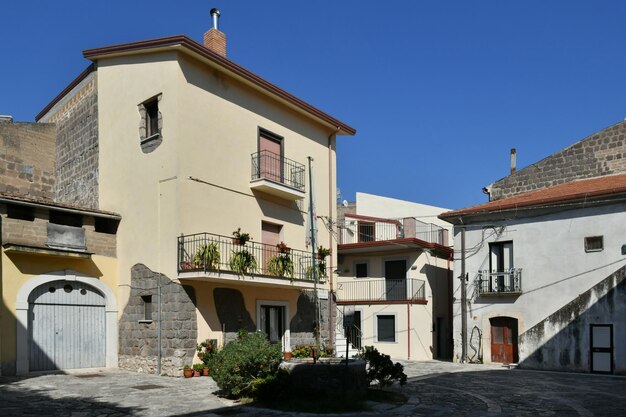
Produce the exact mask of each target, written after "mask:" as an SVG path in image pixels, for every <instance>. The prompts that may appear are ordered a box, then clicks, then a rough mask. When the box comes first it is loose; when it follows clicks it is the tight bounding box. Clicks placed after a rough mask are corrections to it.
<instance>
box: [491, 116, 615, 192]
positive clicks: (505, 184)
mask: <svg viewBox="0 0 626 417" xmlns="http://www.w3.org/2000/svg"><path fill="white" fill-rule="evenodd" d="M625 172H626V121H622V122H619V123H617V124H615V125H613V126H610V127H608V128H606V129H604V130H601V131H599V132H597V133H594V134H593V135H591V136H588V137H586V138H585V139H583V140H581V141H579V142H576V143H575V144H573V145H571V146H569V147H567V148H565V149H563V150H562V151H559V152H556V153H554V154H552V155H550V156H548V157H547V158H545V159H543V160H541V161H539V162H537V163H535V164H532V165H530V166H528V167H526V168H524V169H521V170H519V171H517V172H516V173H514V174H512V175H509V176H508V177H505V178H503V179H501V180H499V181H496V182H494V183H493V184H492V185H491V194H490V199H491V201H495V200H499V199H502V198H506V197H511V196H513V195H516V194H521V193H525V192H528V191H534V190H538V189H542V188H547V187H551V186H554V185H558V184H563V183H567V182H570V181H572V180H576V179H585V178H593V177H598V176H602V175H611V174H619V173H625Z"/></svg>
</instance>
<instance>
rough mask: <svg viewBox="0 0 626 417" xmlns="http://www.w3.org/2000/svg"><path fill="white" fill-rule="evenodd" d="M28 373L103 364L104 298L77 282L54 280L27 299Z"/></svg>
mask: <svg viewBox="0 0 626 417" xmlns="http://www.w3.org/2000/svg"><path fill="white" fill-rule="evenodd" d="M28 307H29V308H28V322H29V326H28V329H29V346H30V352H29V358H30V371H44V370H54V369H76V368H98V367H104V366H105V364H106V357H105V355H106V348H105V339H106V332H105V299H104V296H103V295H102V294H101V293H100V292H98V291H97V290H96V289H94V288H93V287H91V286H89V285H87V284H83V283H81V282H77V281H54V282H49V283H46V284H43V285H40V286H39V287H37V288H35V289H34V290H33V292H32V293H31V294H30V296H29V297H28Z"/></svg>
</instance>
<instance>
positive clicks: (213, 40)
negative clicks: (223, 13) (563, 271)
mask: <svg viewBox="0 0 626 417" xmlns="http://www.w3.org/2000/svg"><path fill="white" fill-rule="evenodd" d="M211 17H213V27H212V28H211V29H209V30H208V31H207V32H206V33H205V34H204V47H205V48H207V49H210V50H211V51H213V52H215V53H216V54H218V55H221V56H223V57H224V58H226V34H225V33H224V32H220V30H219V29H218V20H219V18H220V11H219V10H217V9H211Z"/></svg>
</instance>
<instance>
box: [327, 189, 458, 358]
mask: <svg viewBox="0 0 626 417" xmlns="http://www.w3.org/2000/svg"><path fill="white" fill-rule="evenodd" d="M445 210H446V209H443V208H440V207H434V206H428V205H424V204H419V203H412V202H408V201H403V200H397V199H392V198H387V197H381V196H376V195H371V194H365V193H357V199H356V203H351V204H344V205H340V214H339V224H338V229H337V230H338V236H339V245H338V248H337V250H338V254H339V258H338V266H337V270H338V272H339V276H338V278H337V280H336V284H335V285H336V288H335V291H336V295H337V315H338V317H341V318H343V319H342V320H337V327H336V329H337V336H336V340H337V352H338V354H343V355H345V353H344V352H345V351H346V348H347V351H348V355H351V354H352V353H354V350H355V349H358V348H360V347H363V346H374V347H375V348H376V349H378V350H379V351H380V352H382V353H385V354H387V355H390V356H391V357H392V358H394V359H411V360H427V359H450V358H451V354H452V337H451V329H452V316H451V305H452V304H451V288H452V282H451V279H452V271H451V262H452V254H453V251H452V242H451V241H449V238H448V236H449V226H448V227H442V225H443V224H445V222H442V221H441V220H439V219H437V217H436V216H437V215H439V214H441V213H442V212H444V211H445ZM385 213H387V215H385ZM435 223H438V224H435Z"/></svg>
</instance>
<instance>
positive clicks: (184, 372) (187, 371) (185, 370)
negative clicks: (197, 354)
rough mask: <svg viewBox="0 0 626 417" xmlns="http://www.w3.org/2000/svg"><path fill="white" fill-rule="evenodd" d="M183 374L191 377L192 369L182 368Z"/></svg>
mask: <svg viewBox="0 0 626 417" xmlns="http://www.w3.org/2000/svg"><path fill="white" fill-rule="evenodd" d="M183 376H184V377H185V378H191V377H192V376H193V369H191V368H189V369H183Z"/></svg>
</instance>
